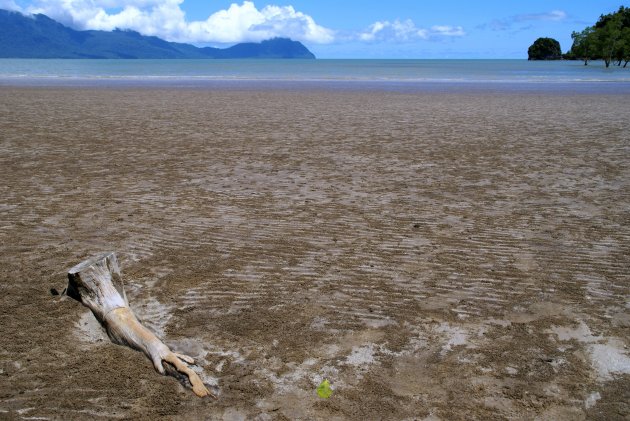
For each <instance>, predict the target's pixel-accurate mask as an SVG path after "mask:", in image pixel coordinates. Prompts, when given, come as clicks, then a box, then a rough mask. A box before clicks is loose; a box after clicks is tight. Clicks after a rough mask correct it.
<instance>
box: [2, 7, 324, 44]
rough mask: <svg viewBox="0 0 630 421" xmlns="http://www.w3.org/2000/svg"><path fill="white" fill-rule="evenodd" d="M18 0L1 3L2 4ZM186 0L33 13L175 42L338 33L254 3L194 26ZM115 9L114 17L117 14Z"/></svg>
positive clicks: (316, 37) (317, 37)
mask: <svg viewBox="0 0 630 421" xmlns="http://www.w3.org/2000/svg"><path fill="white" fill-rule="evenodd" d="M2 1H4V2H6V1H9V2H11V1H13V0H0V2H2ZM182 2H183V0H38V2H37V3H36V4H35V5H34V6H31V7H29V8H28V10H27V11H28V12H29V13H43V14H45V15H48V16H50V17H51V18H53V19H55V20H58V21H60V22H62V23H64V24H67V25H70V26H72V27H74V28H77V29H100V30H112V29H115V28H121V29H133V30H136V31H138V32H140V33H142V34H145V35H156V36H159V37H161V38H164V39H167V40H169V41H180V42H208V43H213V42H214V43H237V42H243V41H261V40H263V39H268V38H272V37H278V36H281V37H289V38H292V39H295V40H300V41H306V42H312V43H329V42H332V41H333V40H334V38H335V33H334V31H332V30H330V29H328V28H325V27H323V26H320V25H318V24H317V23H316V22H315V20H314V19H313V18H312V17H310V16H309V15H306V14H304V13H302V12H299V11H296V10H295V9H294V8H293V7H292V6H273V5H270V6H265V7H264V8H262V9H258V8H257V7H256V6H255V4H254V3H253V2H251V1H243V3H242V4H240V5H239V4H236V3H233V4H231V5H230V7H229V8H227V9H224V10H220V11H218V12H215V13H213V14H212V15H210V16H209V17H208V18H207V19H206V20H203V21H192V22H188V21H187V20H186V16H185V13H184V11H183V10H182V9H181V7H180V5H181V3H182ZM112 9H113V10H115V11H114V12H111V10H112Z"/></svg>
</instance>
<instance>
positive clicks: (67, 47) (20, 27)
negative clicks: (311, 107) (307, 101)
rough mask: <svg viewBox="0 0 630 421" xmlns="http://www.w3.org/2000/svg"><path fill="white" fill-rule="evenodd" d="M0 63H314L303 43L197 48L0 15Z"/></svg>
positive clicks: (282, 40)
mask: <svg viewBox="0 0 630 421" xmlns="http://www.w3.org/2000/svg"><path fill="white" fill-rule="evenodd" d="M0 58H99V59H104V58H118V59H120V58H123V59H140V58H146V59H175V58H216V59H230V58H300V59H314V58H315V55H313V53H311V52H310V51H309V50H308V49H307V48H306V47H305V46H304V45H303V44H302V43H300V42H298V41H292V40H290V39H287V38H274V39H270V40H267V41H263V42H260V43H242V44H236V45H234V46H232V47H229V48H212V47H204V48H198V47H195V46H194V45H190V44H182V43H176V42H168V41H165V40H163V39H160V38H158V37H151V36H144V35H141V34H140V33H138V32H135V31H129V30H118V29H117V30H114V31H111V32H109V31H76V30H74V29H72V28H69V27H67V26H64V25H62V24H61V23H59V22H57V21H55V20H53V19H51V18H49V17H48V16H45V15H33V16H25V15H22V14H21V13H18V12H11V11H8V10H2V9H0Z"/></svg>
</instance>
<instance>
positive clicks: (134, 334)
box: [66, 252, 214, 397]
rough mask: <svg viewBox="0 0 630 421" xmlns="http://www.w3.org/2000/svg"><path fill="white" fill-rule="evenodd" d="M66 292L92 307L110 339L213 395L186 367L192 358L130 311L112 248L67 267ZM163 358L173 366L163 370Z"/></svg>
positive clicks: (203, 393) (201, 392) (200, 393)
mask: <svg viewBox="0 0 630 421" xmlns="http://www.w3.org/2000/svg"><path fill="white" fill-rule="evenodd" d="M66 294H67V295H68V296H69V297H72V298H74V299H76V300H77V301H79V302H81V303H82V304H83V305H84V306H86V307H88V308H89V309H90V310H92V313H93V314H94V316H95V317H96V319H97V320H98V321H99V323H100V324H101V325H102V326H103V327H104V328H105V330H106V331H107V335H108V336H109V338H110V339H111V340H112V341H113V342H114V343H117V344H120V345H126V346H129V347H131V348H133V349H135V350H138V351H142V352H143V353H144V354H145V355H146V356H147V357H149V359H150V360H151V361H152V362H153V366H154V367H155V369H156V370H157V371H158V372H159V373H161V374H171V375H173V376H175V377H180V376H181V374H184V375H186V376H187V377H188V380H189V381H190V384H191V385H192V390H193V392H195V394H196V395H197V396H213V397H214V395H213V394H212V393H210V391H208V389H207V388H206V386H205V385H204V384H203V382H202V381H201V379H200V378H199V376H198V375H197V373H195V372H194V371H193V370H192V369H191V368H190V367H188V365H187V364H194V360H193V358H191V357H189V356H186V355H182V354H177V353H175V352H172V351H171V350H170V349H169V347H168V346H166V345H164V343H162V341H161V340H160V339H159V338H158V337H157V336H155V334H154V333H153V332H151V331H150V330H149V329H147V328H146V327H144V326H143V325H142V324H141V323H140V322H139V321H138V319H137V318H136V316H135V315H134V314H133V311H131V308H129V303H128V302H127V296H126V295H125V289H124V285H123V281H122V276H121V274H120V268H119V266H118V261H117V259H116V255H115V254H114V253H113V252H109V253H103V254H100V255H98V256H94V257H92V258H90V259H88V260H85V261H83V262H81V263H79V264H78V265H76V266H75V267H73V268H72V269H70V270H69V271H68V288H67V289H66ZM163 362H164V363H168V364H171V365H172V367H174V369H169V368H170V367H169V366H168V364H166V365H167V370H165V368H164V365H163ZM180 373H181V374H180Z"/></svg>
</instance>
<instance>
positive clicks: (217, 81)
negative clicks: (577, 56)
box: [0, 77, 630, 95]
mask: <svg viewBox="0 0 630 421" xmlns="http://www.w3.org/2000/svg"><path fill="white" fill-rule="evenodd" d="M0 87H5V88H86V89H90V88H93V89H107V88H115V89H134V88H143V89H175V90H176V89H184V90H189V89H199V90H222V91H229V90H237V91H243V90H260V91H266V90H270V91H274V90H278V91H291V90H294V91H324V92H325V91H347V92H361V91H365V92H399V93H454V94H457V93H507V94H509V93H523V94H530V93H531V94H541V93H549V94H568V95H571V94H577V95H590V94H596V95H597V94H606V95H629V94H630V81H607V80H600V81H582V80H580V81H570V82H567V81H553V82H550V81H539V82H535V81H516V82H515V81H509V82H506V81H485V80H484V81H479V80H471V81H459V80H458V81H453V80H431V81H424V80H423V81H416V80H338V79H310V80H306V79H305V80H288V79H263V78H257V79H248V78H240V79H229V78H204V77H199V78H180V77H155V78H144V77H143V78H135V77H119V78H80V77H77V78H74V77H67V78H66V77H24V78H22V77H10V78H7V77H4V78H3V77H0Z"/></svg>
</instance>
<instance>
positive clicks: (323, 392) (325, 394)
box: [317, 379, 332, 399]
mask: <svg viewBox="0 0 630 421" xmlns="http://www.w3.org/2000/svg"><path fill="white" fill-rule="evenodd" d="M317 394H318V395H319V397H320V398H324V399H327V398H329V397H330V395H332V389H331V388H330V382H329V381H328V379H324V381H323V382H321V383H320V384H319V386H317Z"/></svg>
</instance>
